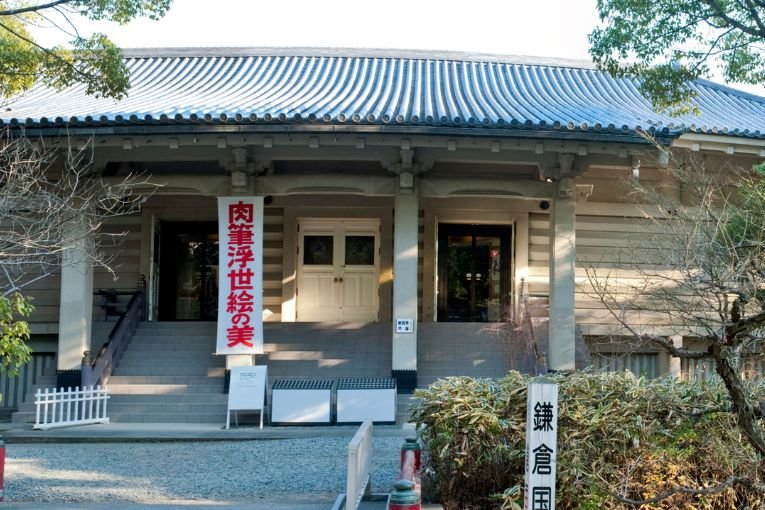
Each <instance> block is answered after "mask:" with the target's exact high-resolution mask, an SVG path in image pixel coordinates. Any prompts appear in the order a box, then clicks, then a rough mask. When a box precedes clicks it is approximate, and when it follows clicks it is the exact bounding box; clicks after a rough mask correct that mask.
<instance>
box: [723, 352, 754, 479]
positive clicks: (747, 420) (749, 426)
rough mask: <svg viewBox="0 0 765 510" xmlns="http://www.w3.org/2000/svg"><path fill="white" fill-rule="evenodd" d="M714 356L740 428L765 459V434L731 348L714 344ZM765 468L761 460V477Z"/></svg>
mask: <svg viewBox="0 0 765 510" xmlns="http://www.w3.org/2000/svg"><path fill="white" fill-rule="evenodd" d="M712 356H714V359H715V362H716V363H717V373H718V374H719V375H720V377H721V378H722V380H723V382H724V383H725V387H726V389H727V390H728V394H729V395H730V398H731V405H732V406H733V411H734V412H735V413H736V419H737V421H738V426H739V427H740V428H741V430H742V432H743V433H744V435H745V436H746V438H747V439H748V440H749V444H750V445H752V447H753V448H754V449H755V451H756V452H757V453H758V454H759V455H760V458H761V459H763V458H765V434H763V430H762V427H761V426H760V424H759V423H758V421H757V415H756V414H755V407H754V405H753V404H752V401H751V399H750V397H749V395H748V394H747V391H746V389H745V388H744V386H743V384H742V380H741V377H740V375H739V373H738V366H737V364H736V363H735V362H734V361H733V359H734V358H735V356H734V355H733V353H732V352H731V349H730V348H729V347H727V346H725V345H721V344H720V343H719V342H713V343H712ZM763 467H764V466H763V464H762V460H761V461H760V466H759V469H758V471H759V473H760V476H762V475H763V474H765V473H763Z"/></svg>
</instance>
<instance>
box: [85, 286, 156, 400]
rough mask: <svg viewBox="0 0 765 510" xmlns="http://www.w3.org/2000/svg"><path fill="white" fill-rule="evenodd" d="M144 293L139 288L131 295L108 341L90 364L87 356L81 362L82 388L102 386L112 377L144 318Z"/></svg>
mask: <svg viewBox="0 0 765 510" xmlns="http://www.w3.org/2000/svg"><path fill="white" fill-rule="evenodd" d="M144 303H145V293H144V289H143V288H139V289H138V290H136V291H135V292H134V293H133V297H131V298H130V302H129V303H128V305H127V310H126V311H125V313H124V314H122V315H121V316H120V318H119V320H118V321H117V323H116V324H115V325H114V328H112V332H111V333H109V341H108V342H106V343H105V344H104V346H103V347H101V350H99V351H98V355H97V356H96V359H95V360H94V361H93V362H92V363H91V362H90V359H88V358H89V356H88V355H86V356H85V357H84V358H83V360H82V387H83V388H86V387H88V386H104V385H106V383H107V381H108V380H109V377H110V376H111V375H112V371H113V370H114V367H115V366H116V365H117V363H118V362H119V360H120V358H122V353H123V352H125V348H126V347H127V345H128V342H129V341H130V338H132V336H133V333H135V330H136V328H137V327H138V323H139V322H140V321H142V320H144V317H145V311H146V309H145V305H144Z"/></svg>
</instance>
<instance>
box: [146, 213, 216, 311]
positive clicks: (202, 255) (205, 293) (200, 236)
mask: <svg viewBox="0 0 765 510" xmlns="http://www.w3.org/2000/svg"><path fill="white" fill-rule="evenodd" d="M161 232H162V233H161V249H160V261H159V264H160V275H161V276H160V282H159V310H158V314H159V320H166V321H171V320H202V321H211V320H216V319H217V318H218V225H217V223H215V222H178V223H163V224H162V230H161Z"/></svg>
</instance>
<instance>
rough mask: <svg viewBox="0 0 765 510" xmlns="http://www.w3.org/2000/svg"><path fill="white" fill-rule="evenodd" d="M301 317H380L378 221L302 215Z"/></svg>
mask: <svg viewBox="0 0 765 510" xmlns="http://www.w3.org/2000/svg"><path fill="white" fill-rule="evenodd" d="M299 230H300V232H299V246H298V254H297V255H298V256H297V260H298V272H297V276H298V281H297V291H298V292H297V320H298V321H301V322H352V321H364V322H370V321H376V320H377V319H378V308H379V307H378V302H379V296H378V289H379V283H378V274H379V265H380V262H379V260H380V222H379V221H376V220H300V222H299Z"/></svg>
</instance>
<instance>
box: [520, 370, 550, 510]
mask: <svg viewBox="0 0 765 510" xmlns="http://www.w3.org/2000/svg"><path fill="white" fill-rule="evenodd" d="M528 394H529V395H528V401H527V405H526V484H525V485H526V487H525V496H524V506H523V508H524V510H555V471H556V466H557V454H558V444H557V437H558V385H557V384H556V383H554V382H552V381H550V380H549V379H544V378H540V379H535V380H534V381H533V382H532V383H531V384H529V389H528Z"/></svg>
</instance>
